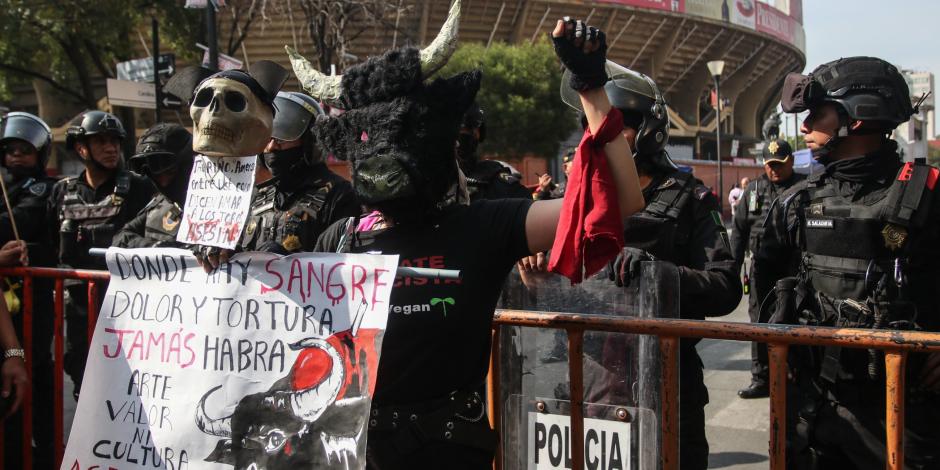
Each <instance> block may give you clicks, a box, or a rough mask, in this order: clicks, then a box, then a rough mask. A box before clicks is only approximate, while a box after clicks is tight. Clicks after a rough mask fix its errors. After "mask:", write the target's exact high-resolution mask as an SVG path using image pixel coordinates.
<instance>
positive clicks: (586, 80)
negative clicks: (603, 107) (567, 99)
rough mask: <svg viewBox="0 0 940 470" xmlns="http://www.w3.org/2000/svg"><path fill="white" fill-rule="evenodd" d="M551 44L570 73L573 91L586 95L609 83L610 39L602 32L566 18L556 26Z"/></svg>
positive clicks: (581, 22) (579, 21)
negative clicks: (586, 92)
mask: <svg viewBox="0 0 940 470" xmlns="http://www.w3.org/2000/svg"><path fill="white" fill-rule="evenodd" d="M552 42H553V43H554V46H555V54H556V55H557V56H558V58H559V59H560V60H561V63H562V64H564V65H565V67H566V68H567V69H568V70H569V71H571V81H570V83H569V85H571V88H574V89H575V90H577V91H587V90H591V89H593V88H600V87H602V86H604V84H605V83H607V80H609V78H608V77H607V69H606V68H605V65H606V63H607V37H606V36H605V35H604V32H603V31H601V30H599V29H597V28H595V27H593V26H589V25H587V24H585V23H584V22H583V21H581V20H573V19H571V18H569V17H567V16H566V17H564V18H562V19H560V20H558V24H556V25H555V30H554V31H552Z"/></svg>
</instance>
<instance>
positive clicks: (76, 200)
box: [46, 111, 155, 396]
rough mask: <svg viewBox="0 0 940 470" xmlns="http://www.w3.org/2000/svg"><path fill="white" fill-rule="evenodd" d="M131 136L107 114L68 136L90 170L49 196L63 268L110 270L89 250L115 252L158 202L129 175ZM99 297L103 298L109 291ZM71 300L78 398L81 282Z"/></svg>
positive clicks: (82, 349)
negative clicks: (126, 152) (125, 151)
mask: <svg viewBox="0 0 940 470" xmlns="http://www.w3.org/2000/svg"><path fill="white" fill-rule="evenodd" d="M125 136H126V133H125V132H124V126H123V125H122V124H121V121H119V120H118V118H117V117H116V116H114V115H113V114H111V113H106V112H104V111H87V112H85V113H83V114H82V115H81V116H79V117H78V118H77V119H76V121H74V122H73V125H72V126H70V127H69V128H68V130H67V134H66V139H65V144H66V147H68V148H69V149H70V150H72V151H74V152H75V153H76V154H77V155H78V156H79V158H81V159H82V162H83V163H84V164H85V170H84V171H82V172H81V173H80V174H78V175H77V176H73V177H69V178H66V179H64V180H61V181H59V182H57V183H56V184H55V186H54V187H53V188H52V194H51V195H50V196H49V203H48V209H47V211H46V214H47V218H51V220H50V221H49V223H48V225H49V227H50V229H51V233H50V237H51V239H52V243H53V244H52V246H53V247H56V248H58V257H59V264H60V265H62V266H66V267H71V268H83V269H107V266H106V264H105V260H104V258H103V257H95V256H91V255H89V254H88V250H89V249H90V248H107V247H109V246H111V242H112V240H113V239H114V235H115V234H117V232H118V231H119V230H120V229H121V227H123V226H124V224H125V223H127V221H129V220H130V219H131V218H133V217H134V216H135V215H137V213H138V212H140V210H141V209H143V208H144V206H145V205H147V203H148V202H150V199H152V198H153V194H154V192H155V188H154V187H153V184H152V183H151V182H150V181H149V180H148V179H146V178H144V177H142V176H140V175H137V174H134V173H131V172H129V171H127V170H125V169H124V161H123V160H124V157H123V156H122V154H121V142H122V141H123V140H124V137H125ZM99 292H101V294H102V295H103V293H104V289H100V290H99ZM66 294H67V296H66V304H65V319H66V322H67V324H66V327H67V330H66V338H67V340H68V343H67V348H66V353H65V362H64V364H63V365H64V366H65V371H66V373H68V374H69V376H70V377H71V378H72V381H73V382H74V383H75V394H76V396H77V394H78V392H79V390H80V389H81V382H82V376H83V374H84V371H85V359H86V358H87V356H88V338H87V325H88V290H87V289H86V287H85V284H84V283H83V282H81V281H71V282H70V281H66ZM100 301H101V299H99V300H98V302H99V303H100Z"/></svg>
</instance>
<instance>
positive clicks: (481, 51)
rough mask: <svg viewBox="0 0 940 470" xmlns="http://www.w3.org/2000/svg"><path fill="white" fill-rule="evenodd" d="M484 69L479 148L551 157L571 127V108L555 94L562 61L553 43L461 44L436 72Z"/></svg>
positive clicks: (492, 152) (491, 152) (505, 154)
mask: <svg viewBox="0 0 940 470" xmlns="http://www.w3.org/2000/svg"><path fill="white" fill-rule="evenodd" d="M476 68H479V69H482V70H483V86H482V88H481V89H480V93H479V94H478V95H477V102H478V103H479V104H480V106H481V107H482V108H483V112H484V115H485V117H486V141H484V142H483V143H482V145H481V149H480V150H481V152H482V153H483V154H487V155H493V156H496V157H504V158H513V157H519V156H522V155H524V154H526V153H530V152H531V153H534V154H536V155H540V156H543V157H554V156H555V155H556V154H557V153H558V146H559V143H560V142H561V141H562V140H564V139H565V138H566V137H568V135H569V134H570V133H571V132H572V131H573V130H574V129H575V127H576V125H577V122H576V120H575V119H574V117H573V116H574V115H573V111H572V110H571V108H569V107H568V106H566V105H565V104H564V103H562V101H561V99H560V98H559V95H558V90H559V87H560V85H561V65H560V64H559V62H558V59H556V58H555V53H554V51H553V50H552V46H551V44H550V43H549V42H548V41H546V40H541V41H539V42H537V43H535V44H528V43H525V44H520V45H510V44H506V43H493V44H492V45H491V46H490V48H489V49H488V50H487V49H486V46H485V45H483V44H463V45H461V46H460V47H459V48H458V49H457V52H455V53H454V56H453V57H451V59H450V61H449V62H448V63H447V66H446V67H444V69H443V70H441V72H439V75H440V76H443V77H449V76H451V75H454V74H456V73H459V72H465V71H469V70H473V69H476Z"/></svg>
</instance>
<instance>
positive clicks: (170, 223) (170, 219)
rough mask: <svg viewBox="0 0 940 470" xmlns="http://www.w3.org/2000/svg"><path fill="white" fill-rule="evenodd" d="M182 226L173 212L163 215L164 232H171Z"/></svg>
mask: <svg viewBox="0 0 940 470" xmlns="http://www.w3.org/2000/svg"><path fill="white" fill-rule="evenodd" d="M179 224H180V219H179V218H177V217H174V216H173V211H169V212H167V213H166V214H163V230H166V231H167V232H171V231H173V230H175V229H176V227H178V226H179Z"/></svg>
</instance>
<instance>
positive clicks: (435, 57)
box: [295, 0, 460, 78]
mask: <svg viewBox="0 0 940 470" xmlns="http://www.w3.org/2000/svg"><path fill="white" fill-rule="evenodd" d="M459 27H460V0H454V3H451V5H450V11H449V12H448V13H447V20H446V21H444V25H443V26H441V31H440V32H439V33H437V37H436V38H434V41H432V42H431V44H430V45H428V47H425V48H424V49H421V76H422V77H424V78H427V77H430V76H431V75H433V74H434V72H437V71H438V70H440V69H441V67H443V66H444V64H446V63H447V61H448V60H449V59H450V56H451V55H452V54H453V53H454V50H456V49H457V30H458V29H460V28H459ZM295 70H296V69H295Z"/></svg>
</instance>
